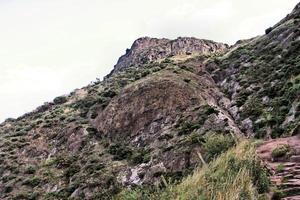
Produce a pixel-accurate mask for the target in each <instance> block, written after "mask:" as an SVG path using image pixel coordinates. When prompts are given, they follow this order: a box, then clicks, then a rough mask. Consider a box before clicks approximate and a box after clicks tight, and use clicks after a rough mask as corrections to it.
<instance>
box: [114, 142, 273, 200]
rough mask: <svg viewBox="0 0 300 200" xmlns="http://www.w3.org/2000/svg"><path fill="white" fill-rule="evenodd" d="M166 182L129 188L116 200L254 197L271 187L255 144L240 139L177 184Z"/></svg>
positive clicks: (186, 199)
mask: <svg viewBox="0 0 300 200" xmlns="http://www.w3.org/2000/svg"><path fill="white" fill-rule="evenodd" d="M163 180H164V179H163ZM163 183H164V184H163V185H164V186H166V187H165V188H164V189H158V188H156V189H155V188H154V189H149V188H148V189H145V188H138V189H127V190H124V191H122V192H121V193H120V194H119V195H118V196H117V197H116V199H118V200H134V199H149V200H150V199H151V200H154V199H165V200H168V199H170V200H171V199H172V200H173V199H176V200H196V199H199V200H235V199H236V200H240V199H247V200H248V199H249V200H251V199H258V197H259V196H260V194H263V193H266V192H267V191H268V188H269V180H268V177H267V173H266V171H265V170H264V169H263V168H262V167H261V165H260V162H259V161H258V158H257V156H256V154H255V144H254V143H251V142H249V141H242V142H240V143H239V144H238V145H237V146H236V147H233V148H231V149H230V150H228V151H227V152H225V153H223V154H221V155H220V156H219V157H218V158H217V159H215V160H213V161H212V162H210V163H209V164H208V165H205V166H203V167H201V168H199V169H197V170H195V172H194V173H193V174H192V175H190V176H188V177H186V178H185V179H183V181H182V182H181V183H179V184H177V185H176V184H175V185H174V184H171V185H168V183H167V182H166V181H163Z"/></svg>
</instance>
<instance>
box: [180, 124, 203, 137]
mask: <svg viewBox="0 0 300 200" xmlns="http://www.w3.org/2000/svg"><path fill="white" fill-rule="evenodd" d="M198 128H200V125H199V124H198V123H196V122H184V123H183V124H182V125H181V126H180V128H179V129H178V135H187V134H190V133H191V132H192V131H193V130H195V129H198Z"/></svg>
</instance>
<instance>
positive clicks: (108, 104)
mask: <svg viewBox="0 0 300 200" xmlns="http://www.w3.org/2000/svg"><path fill="white" fill-rule="evenodd" d="M299 9H300V6H299V4H298V5H297V6H296V8H295V9H294V10H293V12H292V13H291V14H290V15H288V16H287V17H286V18H285V19H283V20H282V21H281V22H279V23H278V24H276V25H275V26H274V27H272V28H269V29H267V30H266V35H263V36H259V37H256V38H252V39H249V40H245V41H240V42H238V43H237V44H236V45H234V46H232V47H230V48H229V47H228V45H226V44H222V43H215V42H213V41H208V40H199V39H195V38H178V39H175V40H168V39H155V38H148V37H146V38H140V39H138V40H136V41H135V42H134V43H133V45H132V47H131V49H128V50H127V51H126V54H125V55H123V56H122V57H121V58H120V59H119V61H118V63H117V64H116V65H115V67H114V70H113V71H112V72H111V73H110V74H109V75H108V76H107V77H106V78H105V79H104V80H103V81H101V82H95V83H93V84H91V85H88V86H86V87H84V88H82V89H79V90H75V91H74V92H72V93H71V94H69V95H67V96H61V97H57V98H55V99H54V101H53V102H51V103H46V104H45V105H43V106H41V107H39V108H37V109H36V110H35V111H33V112H31V113H27V114H25V115H24V116H22V117H20V118H18V119H8V120H6V121H5V122H4V123H2V124H1V125H0V152H1V153H0V163H1V164H0V177H1V178H0V198H1V199H68V198H71V199H111V198H112V197H114V196H115V195H116V194H118V193H120V191H122V190H123V189H124V188H125V187H127V186H137V185H144V186H149V188H151V186H153V185H158V184H160V183H161V182H163V183H164V184H165V182H166V180H168V181H170V182H171V183H172V182H174V181H179V180H181V179H182V178H183V177H184V176H186V175H187V174H190V173H191V172H192V171H193V169H195V168H196V167H200V166H201V165H202V164H204V163H205V161H210V160H212V159H213V158H215V156H217V155H219V154H220V153H221V152H218V150H219V148H220V149H222V150H227V149H228V148H230V147H231V146H232V145H234V144H235V143H236V142H238V141H239V137H242V136H243V135H246V136H249V137H252V136H255V137H257V138H269V137H273V138H276V137H281V136H286V135H295V134H298V133H299V131H300V130H299V120H300V118H299V116H300V115H299V111H300V110H299V109H300V104H299V91H300V90H299V86H300V76H299V73H300V71H299V69H300V66H299V65H300V57H299V55H300V53H299V51H300V49H299V47H300V35H299V34H300V31H299V13H300V12H299ZM220 135H221V136H222V137H221V139H219V138H218V136H220ZM228 135H230V136H228ZM210 138H213V139H214V140H213V141H212V139H210ZM215 140H216V141H225V142H227V143H229V144H230V145H229V144H224V142H223V144H222V145H220V144H219V143H216V144H215V143H214V142H215ZM210 141H212V142H213V145H212V146H213V147H214V148H216V149H217V150H216V151H213V155H210V151H211V149H208V148H207V144H209V142H210ZM214 150H215V149H214ZM204 160H205V161H204ZM242 160H243V159H242ZM226 163H227V164H228V163H229V164H230V159H228V162H227V161H226ZM247 170H248V169H247ZM216 172H218V169H216ZM250 181H251V180H250ZM212 182H213V181H212ZM255 184H256V185H257V183H252V182H250V183H249V185H255ZM265 190H266V188H265V189H264V190H263V191H260V192H261V193H263V192H266V191H265ZM253 192H255V191H254V190H253Z"/></svg>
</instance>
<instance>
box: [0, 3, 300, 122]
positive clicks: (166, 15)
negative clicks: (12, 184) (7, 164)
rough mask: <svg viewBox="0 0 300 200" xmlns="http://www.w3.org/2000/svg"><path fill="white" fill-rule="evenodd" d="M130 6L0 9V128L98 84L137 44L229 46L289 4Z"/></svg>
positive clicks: (284, 11)
mask: <svg viewBox="0 0 300 200" xmlns="http://www.w3.org/2000/svg"><path fill="white" fill-rule="evenodd" d="M128 2H129V4H126V3H128ZM138 2H139V1H137V0H130V1H126V2H125V1H124V2H119V1H117V0H115V1H112V2H109V3H107V2H106V3H103V1H95V0H93V1H90V2H88V3H87V2H84V1H80V0H76V1H75V3H74V1H73V2H72V3H71V1H70V0H61V1H58V0H52V1H49V0H45V1H43V2H39V1H37V0H30V1H29V3H28V2H26V3H25V2H22V1H20V0H14V1H7V0H2V1H0V16H1V18H0V25H1V26H2V27H3V30H5V31H2V32H1V33H0V43H1V44H2V50H0V66H1V77H0V95H1V100H0V105H1V106H0V123H1V122H2V121H3V120H5V119H6V118H16V117H18V116H21V115H23V114H25V113H28V112H30V111H32V110H34V109H35V108H36V107H38V106H39V105H42V104H43V103H44V102H49V101H51V100H53V99H54V98H55V97H57V96H60V95H64V94H68V93H70V92H71V91H73V90H74V89H76V88H81V87H84V86H85V85H88V84H89V83H90V82H92V81H94V80H96V78H100V79H102V78H103V77H104V76H105V75H107V74H108V73H109V72H110V71H111V70H112V69H113V66H114V64H116V62H117V60H118V58H119V57H120V56H121V55H123V54H124V53H125V50H126V48H129V47H130V46H131V44H132V43H133V41H134V40H135V39H137V38H140V37H144V36H148V37H156V38H169V39H175V38H177V37H196V38H199V39H208V40H213V41H216V42H222V43H228V44H230V45H232V44H234V42H236V41H238V40H240V39H248V38H251V37H255V36H257V35H262V34H264V31H265V29H267V28H269V27H270V26H273V25H274V24H276V23H277V22H278V21H279V20H281V19H282V18H283V17H285V16H286V15H287V14H288V13H289V12H291V11H292V9H293V8H294V6H295V5H296V3H297V1H294V0H291V1H289V2H286V1H283V0H276V1H272V5H269V3H267V1H263V2H261V1H258V0H255V1H252V2H247V1H244V3H241V1H237V0H231V1H227V2H226V1H224V0H219V1H216V2H214V3H211V2H209V1H208V0H204V1H201V2H199V1H195V0H192V1H190V2H184V1H181V0H176V1H171V0H168V1H166V2H164V3H160V4H159V3H155V2H156V1H152V2H151V3H149V2H147V3H145V4H146V5H140V4H139V3H138ZM170 2H171V3H172V2H173V4H172V5H170V4H171V3H170ZM257 2H261V3H260V7H259V8H257V5H256V3H257ZM103 4H105V5H103ZM148 4H149V5H148ZM155 5H160V6H161V7H159V8H156V6H155ZM134 6H136V7H134ZM140 6H141V7H140ZM146 6H148V7H149V8H150V9H148V10H147V11H144V10H143V9H142V8H144V7H146ZM124 7H125V8H126V9H125V10H123V8H124ZM151 8H152V9H151ZM236 8H239V9H236ZM132 9H133V10H132ZM256 9H257V10H256ZM128 10H129V11H132V12H128ZM149 10H150V11H149ZM166 10H167V12H166ZM24 11H26V12H24ZM28 11H29V12H28ZM66 11H67V12H66ZM101 11H102V12H101ZM115 13H117V14H116V15H115ZM250 13H251V14H253V13H255V15H254V14H253V15H252V16H251V15H250ZM55 14H56V15H55ZM125 15H126V16H125ZM127 15H128V16H127ZM136 16H140V18H137V17H136ZM237 18H238V19H237ZM199 24H200V25H201V26H198V25H199ZM120 30H122V31H120ZM188 34H189V35H188Z"/></svg>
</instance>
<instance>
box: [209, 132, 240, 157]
mask: <svg viewBox="0 0 300 200" xmlns="http://www.w3.org/2000/svg"><path fill="white" fill-rule="evenodd" d="M234 144H235V140H234V139H233V138H232V136H231V135H223V134H212V135H211V136H209V137H208V138H207V139H206V140H205V142H204V143H203V150H204V152H205V154H206V158H207V160H209V161H210V160H212V159H214V158H215V157H216V156H218V155H220V154H221V153H223V152H225V151H227V150H228V149H229V148H231V147H233V146H234Z"/></svg>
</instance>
